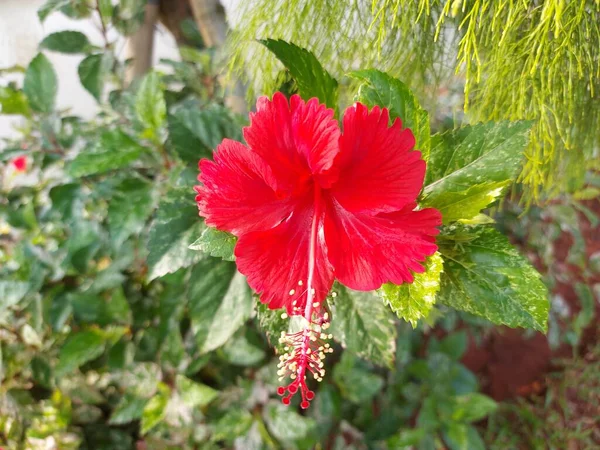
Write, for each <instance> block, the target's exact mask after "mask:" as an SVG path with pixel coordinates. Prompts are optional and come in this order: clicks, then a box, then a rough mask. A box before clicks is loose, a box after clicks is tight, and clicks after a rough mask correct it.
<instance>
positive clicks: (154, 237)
mask: <svg viewBox="0 0 600 450" xmlns="http://www.w3.org/2000/svg"><path fill="white" fill-rule="evenodd" d="M203 227H204V225H203V222H202V220H201V219H200V218H199V217H198V209H197V207H196V204H195V203H194V195H193V192H192V194H190V191H189V189H184V188H174V189H171V190H169V191H167V193H166V194H164V195H163V197H162V200H161V202H160V204H159V205H158V211H157V213H156V218H155V219H154V221H153V222H152V225H151V226H150V231H149V234H148V251H149V254H148V277H149V279H151V280H152V279H154V278H157V277H162V276H163V275H166V274H167V273H173V272H176V271H177V270H179V269H181V268H182V267H188V266H191V265H192V264H194V263H195V262H197V261H199V260H200V259H202V258H203V257H204V255H203V253H201V252H196V251H194V250H190V249H189V245H190V244H191V243H192V242H193V241H194V238H196V237H197V236H199V235H200V234H201V233H202V230H203Z"/></svg>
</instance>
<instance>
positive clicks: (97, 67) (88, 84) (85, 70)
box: [77, 53, 113, 101]
mask: <svg viewBox="0 0 600 450" xmlns="http://www.w3.org/2000/svg"><path fill="white" fill-rule="evenodd" d="M112 61H113V59H112V55H110V54H109V53H100V54H95V55H89V56H86V57H85V58H84V59H83V60H82V61H81V62H80V63H79V67H78V68H77V73H78V74H79V81H81V85H82V86H83V87H84V88H85V90H86V91H88V92H89V93H90V94H92V95H93V96H94V98H95V99H96V100H97V101H100V100H101V99H102V93H103V92H104V83H105V81H106V75H107V74H108V72H109V68H110V65H111V64H112Z"/></svg>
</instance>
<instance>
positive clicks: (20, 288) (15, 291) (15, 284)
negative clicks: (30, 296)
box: [0, 280, 29, 312]
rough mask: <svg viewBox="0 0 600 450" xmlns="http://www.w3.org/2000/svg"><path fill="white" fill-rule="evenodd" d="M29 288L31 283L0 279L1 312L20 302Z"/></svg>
mask: <svg viewBox="0 0 600 450" xmlns="http://www.w3.org/2000/svg"><path fill="white" fill-rule="evenodd" d="M28 290H29V283H25V282H23V281H12V280H0V312H2V311H4V310H6V309H8V308H10V307H11V306H14V305H16V304H17V303H19V302H20V301H21V300H22V299H23V297H25V294H27V291H28Z"/></svg>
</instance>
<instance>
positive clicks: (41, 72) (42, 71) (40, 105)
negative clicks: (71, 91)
mask: <svg viewBox="0 0 600 450" xmlns="http://www.w3.org/2000/svg"><path fill="white" fill-rule="evenodd" d="M57 91H58V81H57V78H56V72H55V71H54V67H52V63H51V62H50V61H49V60H48V58H46V57H45V56H44V55H43V54H41V53H38V55H37V56H36V57H35V58H33V59H32V60H31V62H30V63H29V66H28V67H27V71H26V72H25V80H24V82H23V92H24V93H25V95H26V96H27V99H28V100H29V105H30V106H31V109H33V110H35V111H38V112H41V113H49V112H51V111H52V110H53V109H54V101H55V100H56V93H57Z"/></svg>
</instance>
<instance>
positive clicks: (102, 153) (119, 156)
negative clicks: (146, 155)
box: [68, 130, 144, 177]
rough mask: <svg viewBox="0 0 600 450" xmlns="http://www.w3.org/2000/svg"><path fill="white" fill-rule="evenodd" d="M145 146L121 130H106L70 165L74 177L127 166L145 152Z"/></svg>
mask: <svg viewBox="0 0 600 450" xmlns="http://www.w3.org/2000/svg"><path fill="white" fill-rule="evenodd" d="M143 151H144V147H142V146H141V145H140V144H138V143H137V142H136V141H134V140H133V139H132V138H131V137H129V136H128V135H127V134H125V133H124V132H123V131H121V130H110V131H104V132H103V133H102V134H101V136H100V141H99V142H98V143H97V144H96V146H95V147H94V148H92V149H84V150H83V151H82V153H79V154H78V155H77V156H76V157H75V159H74V160H73V161H71V164H70V165H69V169H68V170H69V173H70V174H71V175H72V176H74V177H84V176H89V175H95V174H100V173H104V172H108V171H110V170H116V169H121V168H123V167H127V166H128V165H130V164H131V163H132V162H134V161H136V160H137V159H138V158H139V157H140V155H141V154H142V153H143Z"/></svg>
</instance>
